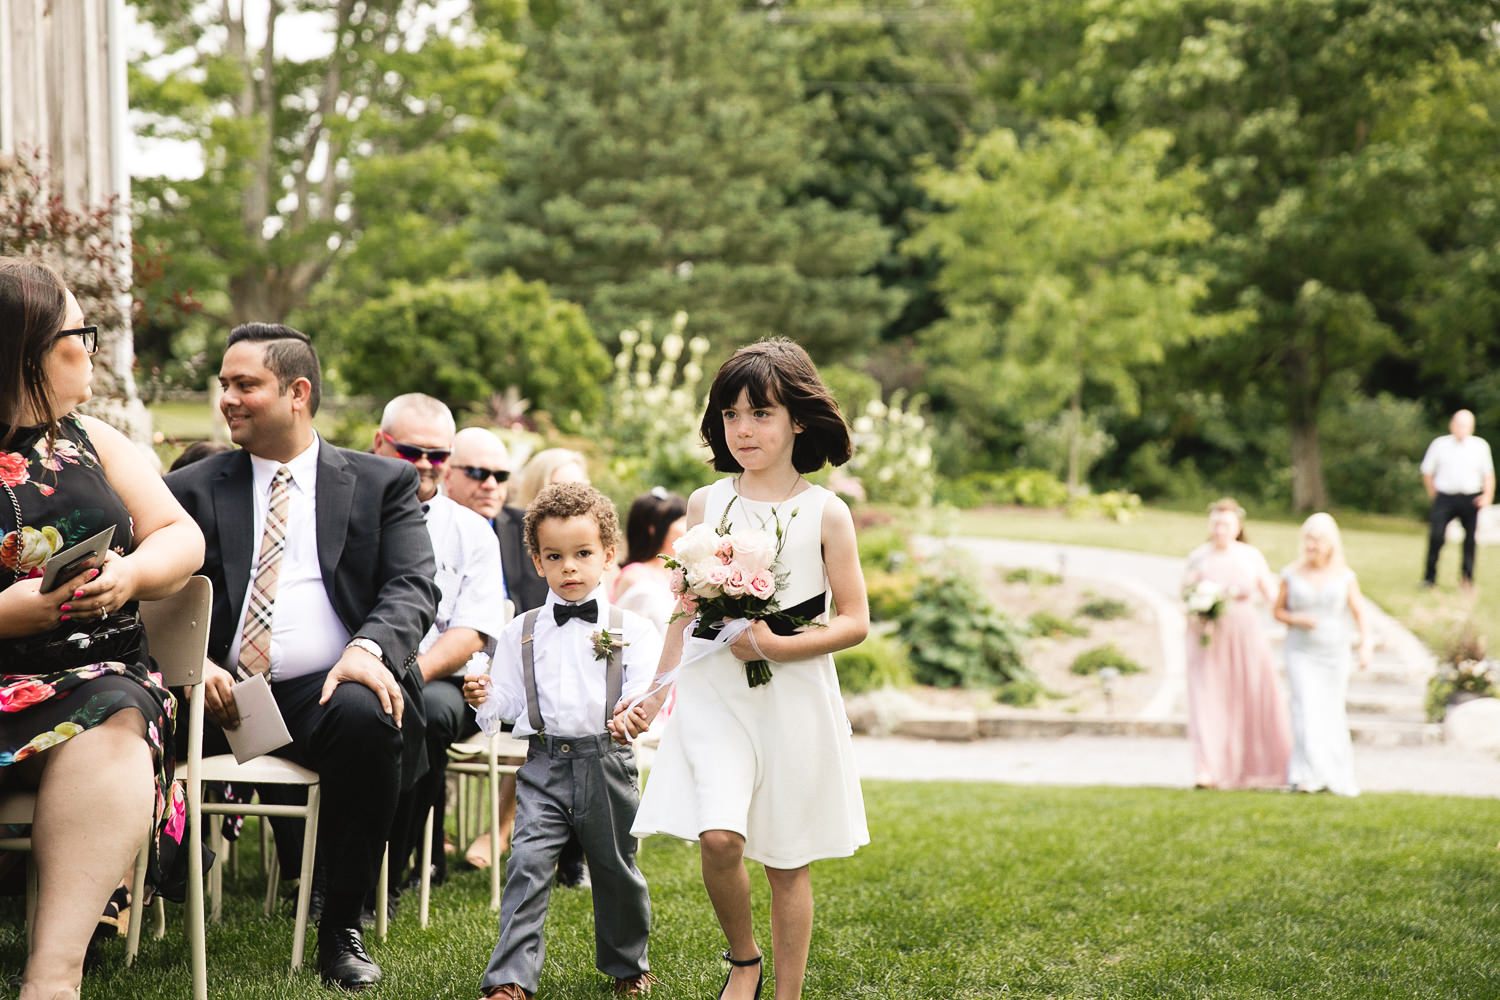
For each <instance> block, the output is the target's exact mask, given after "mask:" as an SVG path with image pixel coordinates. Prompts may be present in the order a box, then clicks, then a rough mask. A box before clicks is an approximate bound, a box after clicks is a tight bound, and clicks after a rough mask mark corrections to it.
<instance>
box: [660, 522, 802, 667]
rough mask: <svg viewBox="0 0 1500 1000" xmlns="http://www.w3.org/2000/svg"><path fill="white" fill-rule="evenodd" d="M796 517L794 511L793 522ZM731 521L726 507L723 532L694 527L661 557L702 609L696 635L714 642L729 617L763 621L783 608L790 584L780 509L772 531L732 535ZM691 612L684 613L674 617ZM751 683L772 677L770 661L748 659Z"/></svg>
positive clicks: (675, 582)
mask: <svg viewBox="0 0 1500 1000" xmlns="http://www.w3.org/2000/svg"><path fill="white" fill-rule="evenodd" d="M731 506H732V502H731ZM796 516H797V513H796V511H793V512H792V518H794V517H796ZM728 520H729V511H728V509H727V508H726V509H725V511H724V517H723V518H722V519H721V520H720V522H719V526H718V527H717V528H714V527H710V526H709V525H708V524H698V525H694V526H693V527H692V528H691V529H689V530H688V532H687V533H686V534H685V535H683V536H682V537H681V538H680V539H678V540H677V544H676V545H675V546H673V554H672V555H670V556H665V555H664V556H662V557H661V558H662V560H663V561H664V562H665V563H666V566H667V568H668V569H670V570H671V571H672V592H673V593H674V594H676V595H677V597H678V598H679V600H685V601H686V602H687V603H689V604H691V605H693V606H694V607H695V608H696V613H697V615H698V624H697V626H696V627H695V628H694V629H693V634H694V635H695V636H697V637H699V638H700V639H712V638H714V637H715V636H716V635H717V634H718V632H719V630H720V629H721V628H722V627H723V621H724V620H725V619H735V618H743V619H746V620H748V621H758V620H760V619H762V618H768V617H770V616H772V615H774V614H776V613H777V612H778V611H780V610H781V602H780V601H779V600H778V599H777V594H778V593H779V591H780V590H781V588H782V587H783V586H785V584H786V574H785V572H784V571H779V570H778V567H777V562H778V559H779V558H780V556H781V546H782V545H783V544H785V542H786V529H785V527H784V526H783V525H782V524H781V522H780V520H779V519H777V517H776V511H775V510H774V509H773V510H772V511H771V528H770V529H767V528H765V527H761V528H749V529H739V530H736V531H733V532H731V531H730V530H729V527H728ZM787 523H788V524H790V523H791V518H788V519H787ZM689 613H690V612H687V611H679V612H677V613H676V614H675V615H673V616H672V619H673V621H675V620H677V619H678V618H680V617H682V616H683V615H685V614H689ZM795 624H803V625H805V624H809V623H807V622H796V623H795ZM745 679H746V680H748V681H749V682H750V686H751V687H757V686H759V685H761V684H764V683H766V682H767V681H769V680H770V679H771V665H770V664H769V663H767V662H766V661H765V660H747V661H745Z"/></svg>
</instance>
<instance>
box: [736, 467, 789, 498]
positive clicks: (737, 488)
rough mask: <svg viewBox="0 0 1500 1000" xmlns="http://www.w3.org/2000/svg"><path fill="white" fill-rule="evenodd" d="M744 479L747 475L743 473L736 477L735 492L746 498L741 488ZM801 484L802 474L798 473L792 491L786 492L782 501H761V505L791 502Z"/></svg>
mask: <svg viewBox="0 0 1500 1000" xmlns="http://www.w3.org/2000/svg"><path fill="white" fill-rule="evenodd" d="M744 478H745V474H744V473H743V472H741V473H740V474H739V475H737V476H735V477H734V492H735V493H737V494H739V495H740V496H741V497H743V496H744V494H743V493H741V492H740V486H741V485H742V482H743V480H744ZM801 482H802V473H800V472H799V473H797V478H796V479H793V480H792V487H791V489H789V490H787V491H786V496H784V497H782V498H781V499H780V500H761V501H759V502H760V503H786V502H787V501H788V500H790V499H791V498H792V494H793V493H794V492H796V489H797V486H798V485H799V484H800V483H801Z"/></svg>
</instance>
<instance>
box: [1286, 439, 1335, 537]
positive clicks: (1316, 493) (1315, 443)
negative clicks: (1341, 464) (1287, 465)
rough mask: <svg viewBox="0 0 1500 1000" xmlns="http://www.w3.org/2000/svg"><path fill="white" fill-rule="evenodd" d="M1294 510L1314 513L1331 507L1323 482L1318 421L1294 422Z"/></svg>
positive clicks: (1321, 450)
mask: <svg viewBox="0 0 1500 1000" xmlns="http://www.w3.org/2000/svg"><path fill="white" fill-rule="evenodd" d="M1291 432H1292V509H1293V510H1295V511H1298V512H1300V513H1304V514H1307V513H1312V512H1313V511H1317V510H1323V509H1324V508H1326V507H1327V506H1328V491H1327V488H1326V487H1325V485H1324V482H1323V449H1322V445H1321V444H1320V443H1319V440H1318V422H1317V420H1316V419H1313V420H1312V421H1311V422H1308V423H1299V422H1297V421H1293V422H1292V426H1291Z"/></svg>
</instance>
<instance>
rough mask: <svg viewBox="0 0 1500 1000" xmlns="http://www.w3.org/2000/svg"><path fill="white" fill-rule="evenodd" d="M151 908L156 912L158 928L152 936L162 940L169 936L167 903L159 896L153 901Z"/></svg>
mask: <svg viewBox="0 0 1500 1000" xmlns="http://www.w3.org/2000/svg"><path fill="white" fill-rule="evenodd" d="M151 909H152V911H153V912H154V913H155V914H156V929H155V930H154V931H153V932H152V935H151V936H152V937H154V938H156V940H158V941H160V940H161V939H162V938H164V937H166V936H167V904H166V902H165V901H164V900H163V899H162V898H161V897H160V896H157V897H156V898H155V899H153V900H152V901H151Z"/></svg>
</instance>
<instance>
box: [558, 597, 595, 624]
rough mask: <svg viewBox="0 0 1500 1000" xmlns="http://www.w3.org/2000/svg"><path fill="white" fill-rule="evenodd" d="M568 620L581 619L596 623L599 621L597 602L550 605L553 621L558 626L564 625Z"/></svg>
mask: <svg viewBox="0 0 1500 1000" xmlns="http://www.w3.org/2000/svg"><path fill="white" fill-rule="evenodd" d="M569 618H582V619H583V620H584V621H586V622H597V621H598V620H599V602H598V601H584V602H583V603H582V604H554V605H552V620H553V621H555V622H557V624H559V625H566V624H567V623H568V619H569Z"/></svg>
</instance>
